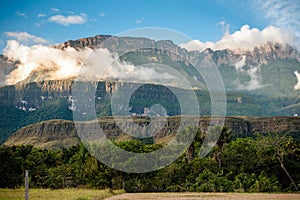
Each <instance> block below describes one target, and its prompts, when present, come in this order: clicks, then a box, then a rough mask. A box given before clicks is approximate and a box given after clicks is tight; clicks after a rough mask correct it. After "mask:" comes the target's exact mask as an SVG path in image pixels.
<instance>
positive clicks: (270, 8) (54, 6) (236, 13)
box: [0, 0, 300, 52]
mask: <svg viewBox="0 0 300 200" xmlns="http://www.w3.org/2000/svg"><path fill="white" fill-rule="evenodd" d="M299 13H300V1H298V0H287V1H280V0H274V1H268V0H267V1H261V0H253V1H251V0H244V1H243V0H241V1H238V0H189V1H184V0H182V1H174V0H173V1H171V0H127V1H125V0H111V1H109V0H89V1H79V0H73V1H68V0H65V1H62V0H51V1H44V0H40V1H37V0H26V1H19V0H2V1H1V12H0V52H2V50H3V48H4V47H5V46H6V41H7V40H9V39H16V38H17V39H18V40H25V42H26V39H27V43H44V44H53V43H61V42H64V41H67V40H70V39H78V38H82V37H90V36H94V35H99V34H112V35H116V34H118V33H120V32H123V31H126V30H129V29H134V28H142V27H161V28H168V29H173V30H176V31H179V32H181V33H184V34H186V35H187V36H189V37H191V38H192V39H195V40H200V41H203V42H205V41H213V42H216V41H218V40H220V39H221V38H222V36H223V35H224V32H225V27H226V26H228V27H230V28H229V32H230V33H234V32H235V31H237V30H239V29H240V28H241V27H242V26H243V25H245V24H248V25H249V26H250V27H251V28H257V29H259V30H262V29H264V28H265V27H267V26H270V25H272V26H276V27H279V28H284V29H285V30H289V31H292V32H293V34H294V35H296V36H299V30H298V27H300V24H299V23H300V17H299V16H300V14H299ZM20 33H23V34H20ZM24 38H25V39H24ZM28 40H30V41H34V42H29V41H28ZM23 42H24V41H23Z"/></svg>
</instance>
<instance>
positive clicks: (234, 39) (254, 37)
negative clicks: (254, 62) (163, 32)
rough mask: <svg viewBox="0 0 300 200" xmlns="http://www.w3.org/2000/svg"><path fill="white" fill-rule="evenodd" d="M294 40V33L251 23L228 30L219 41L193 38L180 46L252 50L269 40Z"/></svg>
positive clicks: (280, 41)
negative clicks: (234, 29) (203, 40)
mask: <svg viewBox="0 0 300 200" xmlns="http://www.w3.org/2000/svg"><path fill="white" fill-rule="evenodd" d="M293 41H294V37H293V35H292V34H290V33H287V32H285V31H283V30H282V29H280V28H277V27H274V26H268V27H266V28H264V29H263V30H259V29H257V28H250V26H249V25H244V26H242V27H241V29H240V30H239V31H236V32H234V33H232V34H230V33H229V32H228V31H226V32H225V34H224V36H223V37H222V38H221V39H220V40H219V41H217V42H201V41H199V40H192V41H189V42H187V43H184V44H180V46H181V47H182V48H185V49H187V50H189V51H194V50H198V51H203V50H205V49H207V48H210V49H213V50H222V49H231V50H241V51H248V50H250V51H251V50H253V49H254V47H256V46H261V45H263V44H266V43H267V42H274V43H284V44H293Z"/></svg>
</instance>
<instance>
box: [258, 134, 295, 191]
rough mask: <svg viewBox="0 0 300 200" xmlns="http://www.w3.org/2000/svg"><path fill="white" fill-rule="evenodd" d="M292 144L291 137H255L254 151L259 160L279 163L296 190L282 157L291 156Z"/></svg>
mask: <svg viewBox="0 0 300 200" xmlns="http://www.w3.org/2000/svg"><path fill="white" fill-rule="evenodd" d="M292 143H293V139H292V137H290V136H287V135H279V134H268V135H266V136H263V135H257V138H256V149H257V153H258V156H259V157H260V158H261V159H270V160H277V161H278V162H279V163H280V167H281V168H282V169H283V171H284V172H285V174H286V175H287V176H288V177H289V179H290V180H291V183H292V184H293V186H294V188H295V189H296V190H298V187H297V185H296V183H295V181H294V180H293V178H292V177H291V175H290V173H289V172H288V170H287V169H286V167H285V164H284V157H285V156H288V155H290V154H292V153H293V151H294V149H293V148H292Z"/></svg>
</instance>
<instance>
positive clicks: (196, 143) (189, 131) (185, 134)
mask: <svg viewBox="0 0 300 200" xmlns="http://www.w3.org/2000/svg"><path fill="white" fill-rule="evenodd" d="M178 135H179V137H177V138H176V139H177V142H179V143H180V142H182V141H184V143H189V142H190V141H192V143H191V144H190V146H189V147H188V149H187V150H186V154H185V156H186V160H187V161H188V162H191V161H193V160H194V158H195V155H196V153H195V151H196V147H200V146H201V145H202V143H203V140H204V135H203V133H202V131H201V130H200V128H199V127H197V126H189V127H187V128H185V129H184V130H182V131H181V132H180V133H179V134H178ZM193 135H195V137H194V138H192V136H193ZM199 149H200V148H199Z"/></svg>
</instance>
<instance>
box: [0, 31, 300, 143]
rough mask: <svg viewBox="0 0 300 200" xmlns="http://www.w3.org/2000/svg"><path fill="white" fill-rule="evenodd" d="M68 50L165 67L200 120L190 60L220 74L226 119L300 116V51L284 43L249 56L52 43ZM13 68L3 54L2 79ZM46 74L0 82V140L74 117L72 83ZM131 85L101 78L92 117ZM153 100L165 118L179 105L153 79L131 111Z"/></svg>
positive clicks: (124, 42) (170, 45)
mask: <svg viewBox="0 0 300 200" xmlns="http://www.w3.org/2000/svg"><path fill="white" fill-rule="evenodd" d="M70 47H72V48H74V49H76V51H81V50H83V49H86V48H90V49H98V48H107V49H109V51H110V52H116V53H118V54H119V55H120V60H121V62H124V63H129V64H131V65H133V66H137V68H135V69H138V67H139V66H142V65H145V64H147V63H149V62H151V63H154V64H161V65H167V66H170V67H171V68H172V69H174V70H175V71H177V72H179V73H181V74H183V75H184V77H186V79H187V80H188V81H189V83H190V84H191V85H192V87H193V90H194V92H195V94H196V96H197V98H198V100H199V105H200V112H201V115H203V116H209V115H210V114H211V110H210V94H209V92H208V91H207V88H206V83H205V81H204V79H203V77H202V76H201V74H199V72H198V71H197V69H196V68H195V67H194V66H193V63H192V62H190V61H191V60H195V59H198V58H199V59H204V58H210V59H211V60H212V61H213V62H214V64H215V65H216V66H217V68H218V70H219V71H220V73H221V76H222V79H223V82H224V85H225V89H226V98H227V116H253V117H270V116H297V115H298V114H300V99H299V94H300V92H299V89H300V86H298V85H299V84H298V83H299V81H300V80H298V76H299V77H300V74H299V72H298V70H299V71H300V54H299V52H298V50H297V49H295V48H293V47H292V46H290V45H288V44H278V43H266V44H265V45H262V46H259V47H256V48H254V49H253V50H249V51H239V50H230V49H224V50H212V49H206V50H204V51H202V52H199V51H188V50H186V49H184V48H182V47H180V45H176V44H175V43H174V42H172V41H170V40H163V41H155V40H152V39H148V38H134V37H117V36H110V35H98V36H95V37H89V38H82V39H79V40H70V41H67V42H65V43H64V44H59V45H55V46H54V47H53V48H56V49H60V50H66V49H68V48H70ZM128 50H129V51H128ZM18 64H20V61H18V60H10V59H9V58H7V57H6V56H3V55H1V56H0V71H1V73H0V74H1V77H0V78H1V79H0V80H5V78H7V75H8V74H10V73H11V72H12V71H13V70H14V69H16V68H17V67H18ZM47 73H49V71H47V70H33V71H31V73H30V74H29V76H28V77H26V79H24V80H22V81H20V82H18V83H16V84H14V85H5V82H4V81H2V82H1V83H0V84H1V85H2V87H1V88H0V107H1V115H0V117H1V122H0V142H1V143H3V142H4V141H5V140H6V139H7V138H8V137H10V136H11V135H12V134H14V133H16V134H17V135H22V136H24V133H25V132H26V133H28V134H32V132H30V131H28V130H32V128H31V129H28V128H27V129H26V128H24V127H26V126H28V125H31V127H32V126H33V124H35V123H38V124H37V126H38V127H39V126H40V122H43V123H46V122H44V121H47V120H53V119H60V120H62V123H66V122H65V121H63V120H72V119H73V115H72V109H74V107H73V104H74V99H73V96H72V85H73V84H74V78H72V77H70V78H64V79H60V78H55V79H51V78H49V77H48V76H47ZM137 82H138V81H137ZM135 84H138V83H136V82H128V83H125V84H124V83H123V82H122V81H120V80H119V79H116V78H107V79H101V80H99V81H98V83H97V92H96V94H95V105H96V111H97V115H98V116H99V117H107V116H111V115H112V111H111V107H110V105H111V104H110V100H111V95H113V93H114V91H117V90H126V87H134V85H135ZM169 87H171V88H173V89H174V90H177V91H179V92H181V93H182V94H185V93H187V92H188V91H187V89H186V88H182V87H180V85H176V83H175V84H174V83H173V84H171V85H170V86H169ZM298 87H299V88H298ZM155 103H159V104H161V105H163V106H164V107H165V108H166V114H167V115H169V116H173V115H178V114H180V105H178V101H177V100H176V98H175V97H174V94H172V93H168V90H166V87H163V86H160V85H159V84H156V83H155V82H151V83H149V84H146V85H145V86H143V87H140V88H139V90H138V92H137V93H136V94H135V97H134V98H132V100H131V102H130V104H131V105H130V106H131V112H132V113H135V114H138V115H140V114H141V115H142V114H143V112H144V110H145V108H150V107H151V105H153V104H155ZM282 119H284V118H282ZM297 119H298V118H297V117H291V118H288V117H287V118H286V120H282V122H281V120H276V123H277V124H278V126H281V125H280V123H285V122H284V121H289V120H291V121H294V123H295V124H297V123H298V122H297ZM295 120H296V121H295ZM246 121H247V120H246ZM271 121H272V120H271ZM269 122H270V120H268V119H266V123H269ZM57 123H59V122H56V123H53V122H51V121H49V123H47V124H49V126H52V124H57ZM245 123H246V122H245ZM53 126H54V125H53ZM53 126H52V127H53ZM272 126H274V124H273V125H272ZM22 127H23V128H22ZM267 127H270V130H269V131H274V130H273V129H272V130H271V126H267ZM24 130H26V131H25V132H24ZM47 130H51V128H49V129H47ZM295 130H297V129H295ZM295 130H294V129H293V131H295ZM284 131H287V130H284ZM254 132H255V131H254ZM265 132H268V130H265ZM49 134H51V132H50V133H49ZM236 134H238V133H236ZM251 134H253V132H251ZM12 137H14V138H22V139H20V140H24V137H17V136H15V135H14V136H12ZM11 140H12V139H10V141H11ZM15 142H16V141H15ZM16 143H18V142H16ZM58 146H59V145H58Z"/></svg>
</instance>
